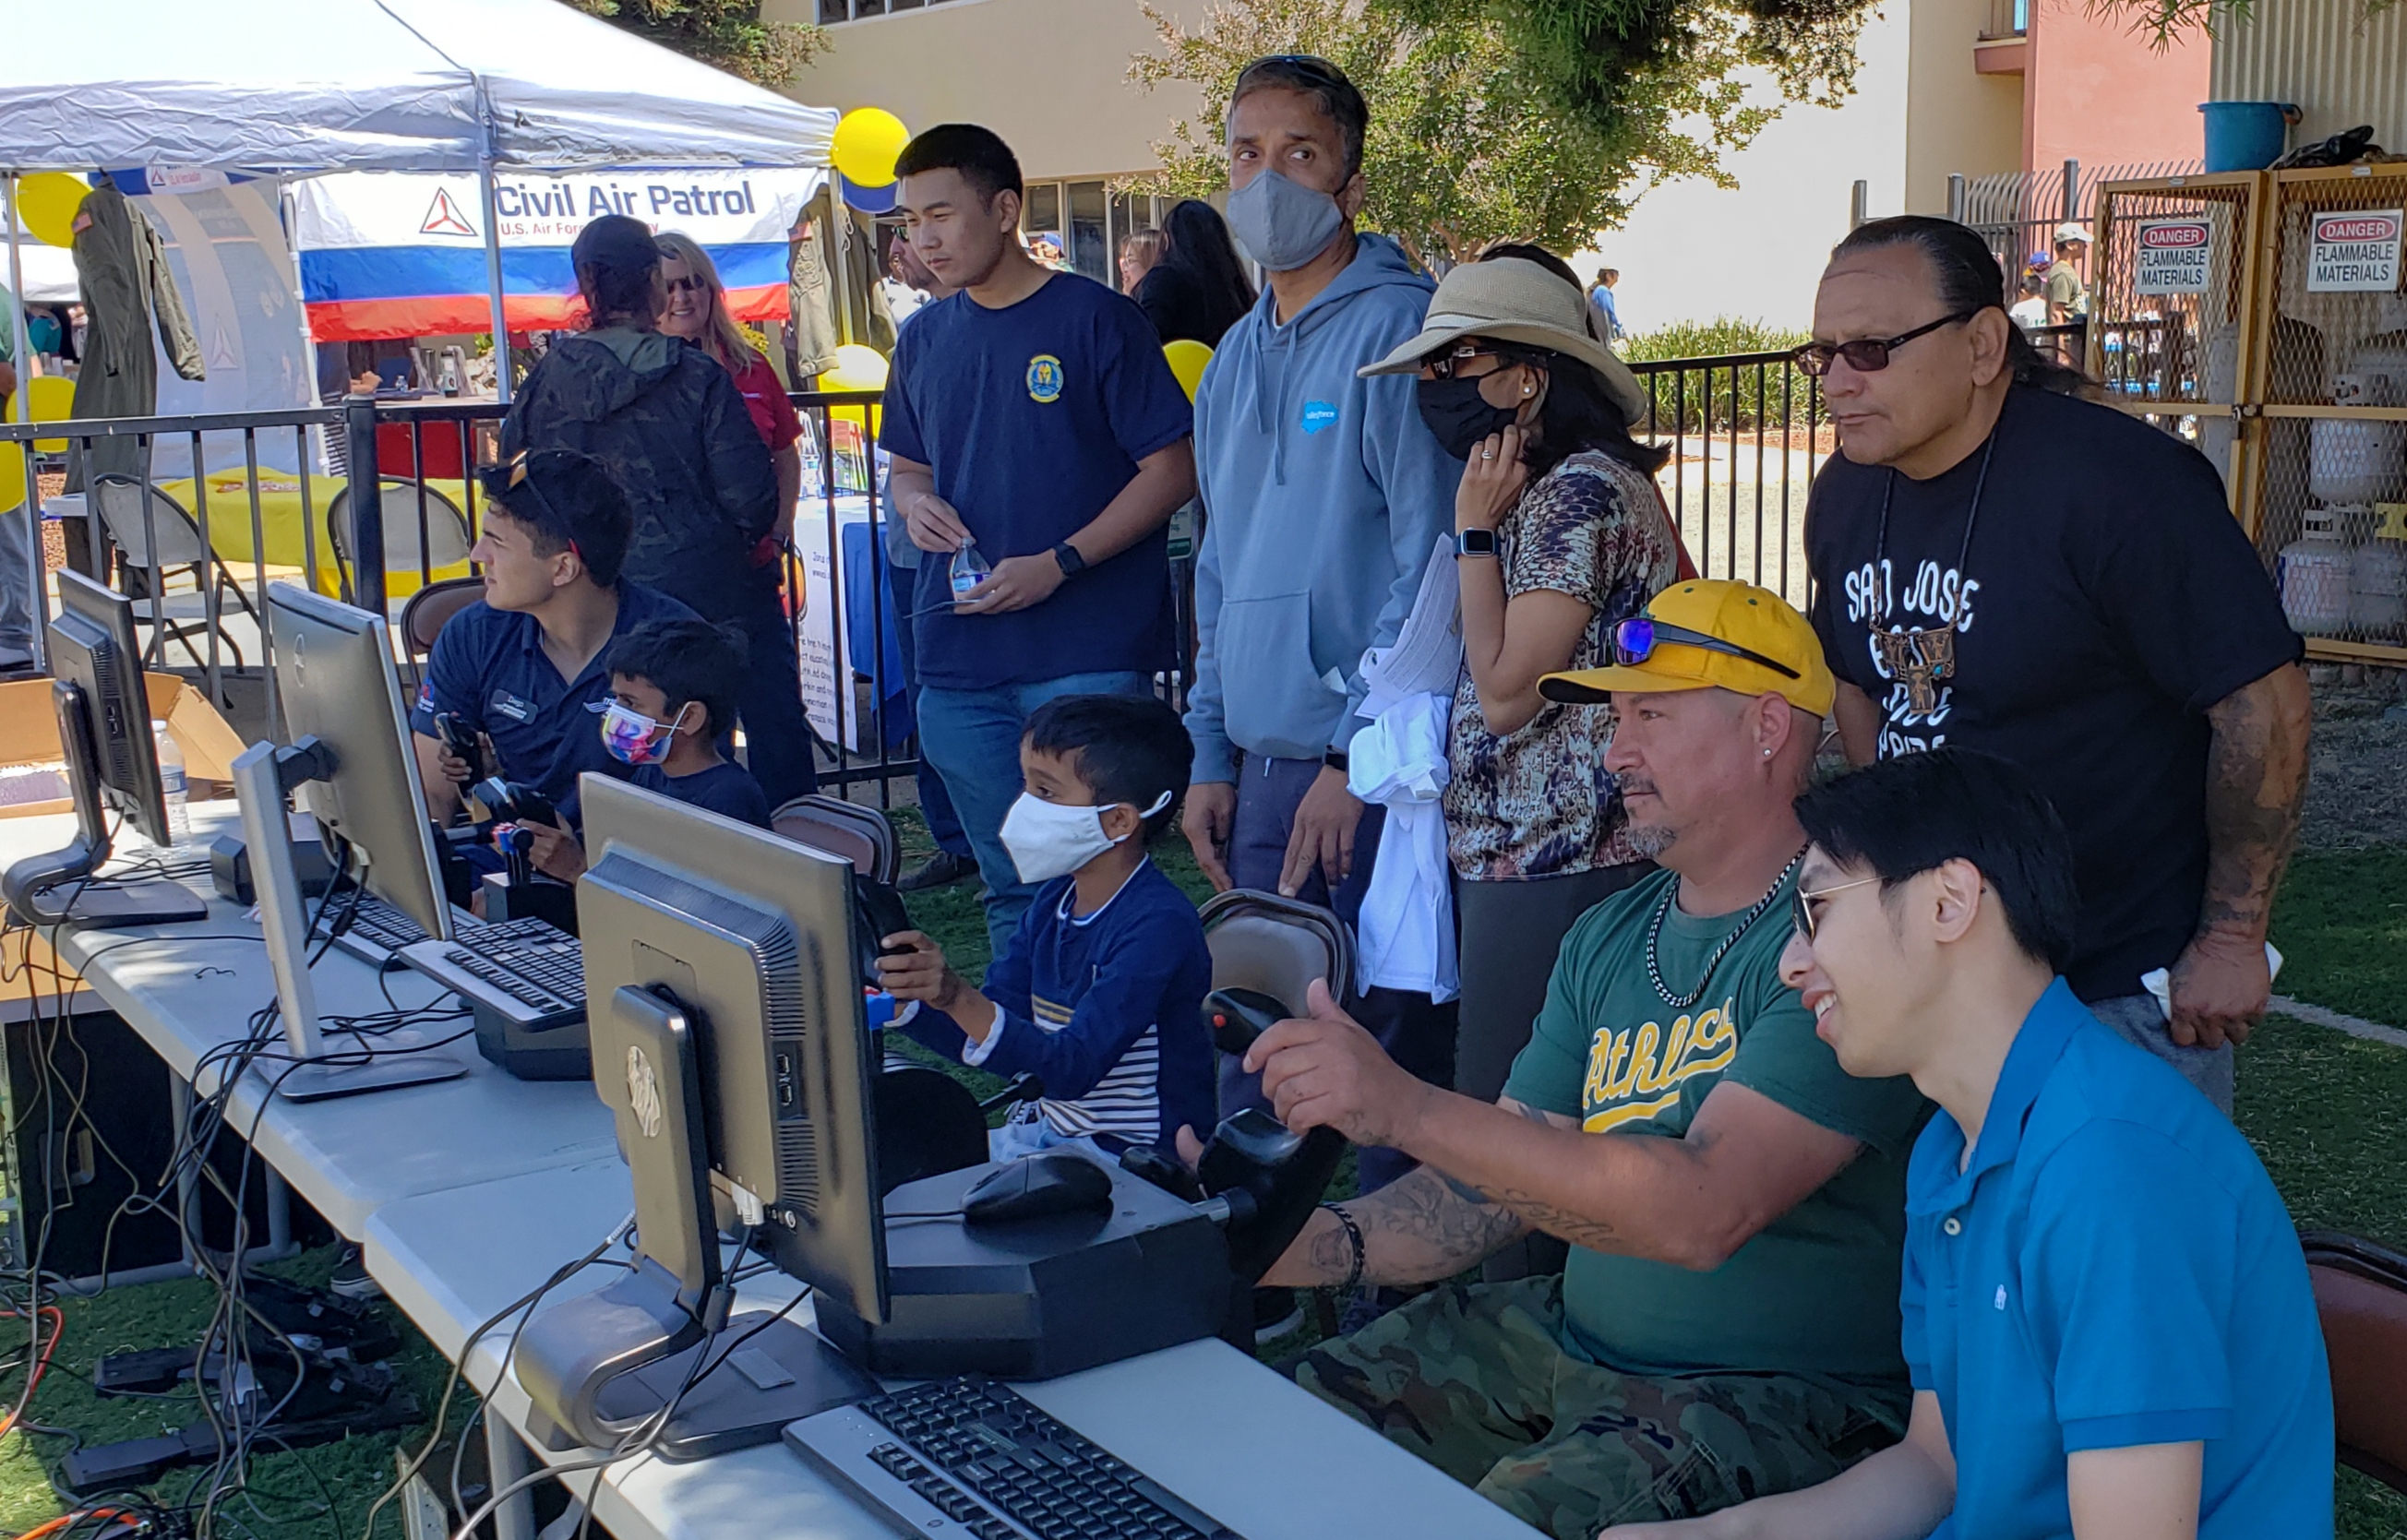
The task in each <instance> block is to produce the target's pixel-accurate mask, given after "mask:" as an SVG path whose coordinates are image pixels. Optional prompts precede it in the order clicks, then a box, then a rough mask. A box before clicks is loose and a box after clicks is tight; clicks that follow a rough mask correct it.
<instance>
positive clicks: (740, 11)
mask: <svg viewBox="0 0 2407 1540" xmlns="http://www.w3.org/2000/svg"><path fill="white" fill-rule="evenodd" d="M566 3H567V4H568V5H569V6H571V7H575V8H576V9H577V10H581V11H583V12H585V13H586V14H587V15H588V16H598V17H600V18H602V19H603V20H604V21H608V22H610V23H611V24H612V25H613V26H618V27H623V28H625V29H626V30H627V31H629V32H632V33H634V35H636V36H638V37H641V38H644V39H645V40H646V41H648V42H653V43H658V44H660V45H661V46H662V48H667V49H676V50H677V52H679V53H682V54H684V55H686V56H687V57H688V58H691V59H699V60H701V61H702V62H703V63H704V64H715V65H717V66H718V67H719V68H720V69H723V70H725V71H726V72H727V73H728V74H730V75H735V76H740V77H742V78H745V79H747V80H749V81H751V82H752V83H753V84H755V85H762V86H767V87H769V88H770V89H771V90H773V91H774V90H776V89H777V88H778V87H780V86H783V85H784V84H786V82H788V81H789V80H791V79H792V78H794V72H795V71H797V70H799V69H801V68H802V67H803V66H804V65H805V64H809V63H810V62H811V61H812V60H813V59H816V58H818V57H819V55H820V54H821V53H823V52H825V51H826V49H827V46H828V41H827V34H826V33H825V32H824V31H822V30H820V29H819V28H818V27H811V26H803V25H800V24H798V23H796V22H792V21H762V19H761V0H566Z"/></svg>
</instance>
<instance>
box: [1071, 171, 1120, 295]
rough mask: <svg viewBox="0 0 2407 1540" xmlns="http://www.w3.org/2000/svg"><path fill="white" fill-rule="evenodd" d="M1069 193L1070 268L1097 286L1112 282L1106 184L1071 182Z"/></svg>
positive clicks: (1109, 217)
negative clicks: (1097, 284)
mask: <svg viewBox="0 0 2407 1540" xmlns="http://www.w3.org/2000/svg"><path fill="white" fill-rule="evenodd" d="M1069 191H1070V251H1069V257H1070V265H1071V266H1072V267H1073V268H1075V269H1076V270H1077V271H1078V272H1080V273H1083V274H1085V275H1086V276H1088V277H1090V278H1092V279H1094V280H1095V281H1096V282H1097V283H1111V282H1112V281H1113V277H1114V268H1113V265H1112V246H1111V224H1110V220H1111V216H1110V214H1109V213H1108V212H1107V210H1108V208H1109V205H1108V204H1107V203H1106V201H1105V200H1104V184H1103V183H1101V182H1072V183H1071V184H1070V188H1069ZM1116 287H1117V286H1116Z"/></svg>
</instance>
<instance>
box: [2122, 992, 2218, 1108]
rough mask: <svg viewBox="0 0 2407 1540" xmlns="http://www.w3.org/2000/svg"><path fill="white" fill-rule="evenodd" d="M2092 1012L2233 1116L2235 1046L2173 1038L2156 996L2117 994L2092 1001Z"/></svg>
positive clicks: (2162, 1008) (2170, 1025)
mask: <svg viewBox="0 0 2407 1540" xmlns="http://www.w3.org/2000/svg"><path fill="white" fill-rule="evenodd" d="M2088 1003H2089V1013H2090V1014H2091V1015H2093V1016H2095V1017H2097V1018H2098V1019H2099V1020H2100V1021H2101V1022H2104V1023H2105V1024H2107V1025H2108V1026H2111V1027H2113V1028H2114V1029H2115V1031H2117V1032H2119V1033H2121V1034H2122V1035H2123V1038H2124V1040H2125V1041H2127V1042H2130V1043H2133V1044H2136V1045H2137V1046H2139V1047H2141V1048H2144V1049H2146V1050H2147V1051H2148V1052H2149V1053H2154V1054H2155V1055H2156V1056H2157V1057H2158V1058H2160V1059H2162V1060H2164V1061H2165V1062H2166V1063H2167V1064H2169V1065H2172V1067H2174V1068H2175V1069H2178V1070H2180V1071H2181V1072H2182V1079H2184V1080H2186V1081H2189V1083H2190V1084H2192V1085H2194V1086H2197V1087H2198V1088H2199V1089H2200V1091H2203V1092H2205V1093H2206V1099H2207V1100H2209V1101H2211V1102H2213V1103H2215V1106H2217V1107H2219V1108H2221V1109H2223V1115H2224V1116H2225V1117H2227V1118H2228V1117H2229V1116H2231V1082H2232V1072H2231V1045H2230V1044H2229V1043H2225V1044H2224V1045H2223V1046H2222V1047H2221V1048H2194V1047H2193V1048H2184V1047H2183V1046H2182V1045H2181V1044H2179V1043H2177V1042H2175V1041H2173V1038H2172V1024H2170V1023H2168V1022H2167V1021H2166V1020H2165V1010H2164V1007H2162V1006H2160V1005H2158V1003H2157V997H2156V996H2154V995H2149V994H2139V995H2117V996H2113V997H2112V998H2110V999H2103V1000H2091V1001H2090V1002H2088Z"/></svg>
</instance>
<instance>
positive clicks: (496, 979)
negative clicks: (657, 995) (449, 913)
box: [401, 920, 585, 1032]
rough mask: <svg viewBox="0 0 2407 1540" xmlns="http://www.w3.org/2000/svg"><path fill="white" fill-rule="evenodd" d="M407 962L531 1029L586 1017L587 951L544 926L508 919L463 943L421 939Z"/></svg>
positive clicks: (408, 953) (404, 951) (403, 957)
mask: <svg viewBox="0 0 2407 1540" xmlns="http://www.w3.org/2000/svg"><path fill="white" fill-rule="evenodd" d="M401 960H402V961H403V962H405V963H406V964H408V965H409V967H411V968H414V969H416V970H417V971H418V972H420V973H422V974H424V975H426V976H427V977H428V978H430V979H433V980H434V982H437V983H439V984H441V985H443V986H444V987H445V988H446V989H449V990H450V991H451V992H452V993H453V994H455V995H458V996H461V997H462V998H463V999H464V1000H466V1001H467V1002H468V1003H469V1004H470V1005H471V1006H477V1007H481V1008H483V1009H486V1010H493V1011H496V1012H498V1013H499V1014H500V1015H502V1016H503V1017H505V1018H506V1019H507V1020H508V1021H510V1022H511V1023H513V1024H516V1025H518V1026H519V1027H520V1028H522V1029H524V1030H527V1031H534V1032H540V1031H546V1030H548V1029H549V1028H551V1027H555V1026H565V1025H570V1024H574V1023H577V1022H581V1021H583V1020H584V1019H585V949H584V947H583V946H582V945H580V944H579V943H578V941H577V938H576V937H574V936H571V935H570V934H568V932H566V931H564V930H561V929H559V928H557V927H555V926H553V925H548V924H546V923H545V922H544V921H541V920H503V921H499V922H497V923H495V924H492V925H485V926H483V927H482V928H480V929H478V930H477V932H476V934H475V935H474V937H473V938H470V939H468V940H467V941H466V942H465V943H464V944H463V942H462V941H437V940H421V941H419V942H417V943H415V944H413V945H411V946H408V947H405V948H403V949H402V952H401Z"/></svg>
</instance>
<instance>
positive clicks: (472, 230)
mask: <svg viewBox="0 0 2407 1540" xmlns="http://www.w3.org/2000/svg"><path fill="white" fill-rule="evenodd" d="M418 233H420V234H421V235H465V236H467V237H468V238H469V239H470V240H472V241H473V240H475V239H476V238H477V227H476V226H475V225H473V224H471V223H469V222H468V216H467V215H465V214H463V213H462V212H461V211H460V205H458V204H455V203H453V202H452V201H451V194H450V193H449V192H448V191H445V190H443V189H442V188H439V187H438V188H436V189H435V190H434V202H433V203H431V204H428V205H426V218H425V219H421V220H420V221H419V225H418Z"/></svg>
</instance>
